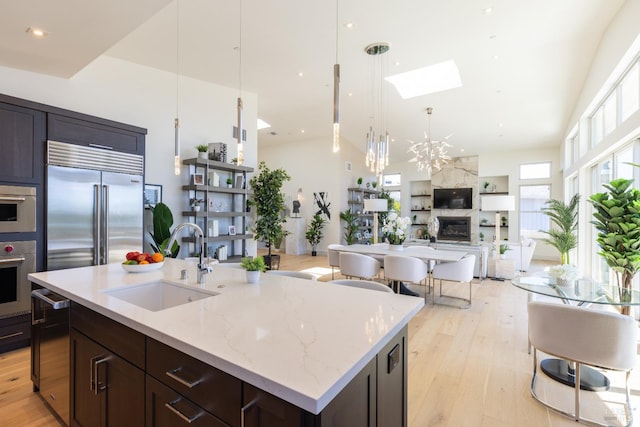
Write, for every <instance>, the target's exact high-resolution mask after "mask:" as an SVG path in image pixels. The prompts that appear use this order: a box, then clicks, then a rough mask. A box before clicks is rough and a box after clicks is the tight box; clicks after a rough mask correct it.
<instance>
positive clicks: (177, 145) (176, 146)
mask: <svg viewBox="0 0 640 427" xmlns="http://www.w3.org/2000/svg"><path fill="white" fill-rule="evenodd" d="M179 5H180V0H176V118H175V120H174V121H173V126H174V135H173V138H174V140H173V145H174V157H173V173H174V174H175V175H180V119H179V114H178V113H179V109H178V105H179V104H180V89H179V88H180V84H179V80H180V7H179Z"/></svg>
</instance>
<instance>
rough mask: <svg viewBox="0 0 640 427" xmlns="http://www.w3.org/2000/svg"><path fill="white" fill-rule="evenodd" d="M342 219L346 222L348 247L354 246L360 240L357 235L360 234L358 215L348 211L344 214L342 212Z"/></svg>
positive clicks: (345, 234)
mask: <svg viewBox="0 0 640 427" xmlns="http://www.w3.org/2000/svg"><path fill="white" fill-rule="evenodd" d="M340 219H341V220H342V221H344V222H345V226H344V240H345V242H347V245H353V244H354V243H355V242H356V241H357V240H358V239H357V238H356V233H358V215H356V214H354V213H353V212H351V210H349V209H347V210H346V211H344V212H340Z"/></svg>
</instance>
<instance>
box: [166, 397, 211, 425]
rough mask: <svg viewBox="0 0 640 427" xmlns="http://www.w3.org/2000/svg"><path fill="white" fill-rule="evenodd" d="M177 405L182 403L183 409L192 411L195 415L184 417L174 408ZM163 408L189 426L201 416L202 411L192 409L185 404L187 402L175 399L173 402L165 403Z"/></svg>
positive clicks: (182, 413)
mask: <svg viewBox="0 0 640 427" xmlns="http://www.w3.org/2000/svg"><path fill="white" fill-rule="evenodd" d="M178 403H182V406H183V407H184V408H189V409H193V412H195V413H194V414H193V415H191V416H189V415H185V414H184V412H182V411H181V410H179V409H178V408H176V407H175V405H177V404H178ZM164 406H165V407H166V408H167V409H169V410H170V411H171V412H173V413H174V414H176V415H177V416H178V417H180V418H182V420H183V421H186V422H187V423H189V424H191V423H192V422H194V421H195V420H197V419H198V418H200V415H202V411H198V410H197V409H194V408H192V407H191V405H189V404H187V402H185V401H184V400H182V399H176V400H174V401H173V402H168V403H165V404H164Z"/></svg>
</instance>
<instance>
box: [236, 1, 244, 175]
mask: <svg viewBox="0 0 640 427" xmlns="http://www.w3.org/2000/svg"><path fill="white" fill-rule="evenodd" d="M238 4H239V8H240V13H239V24H238V102H237V104H236V108H237V113H238V131H237V132H236V134H237V137H238V162H237V164H238V166H239V165H241V164H243V163H244V146H243V144H242V0H240V1H239V2H238Z"/></svg>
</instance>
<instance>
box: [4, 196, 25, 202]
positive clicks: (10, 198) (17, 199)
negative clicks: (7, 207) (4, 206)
mask: <svg viewBox="0 0 640 427" xmlns="http://www.w3.org/2000/svg"><path fill="white" fill-rule="evenodd" d="M25 200H27V199H26V197H19V196H0V201H2V202H24V201H25Z"/></svg>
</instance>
